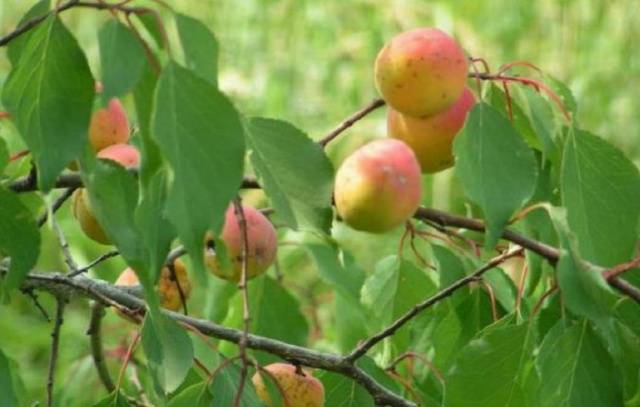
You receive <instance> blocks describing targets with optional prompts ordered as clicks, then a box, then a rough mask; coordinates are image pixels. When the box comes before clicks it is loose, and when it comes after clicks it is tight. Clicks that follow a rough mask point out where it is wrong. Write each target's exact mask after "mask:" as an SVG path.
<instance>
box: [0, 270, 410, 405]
mask: <svg viewBox="0 0 640 407" xmlns="http://www.w3.org/2000/svg"><path fill="white" fill-rule="evenodd" d="M4 273H6V269H0V275H2V274H4ZM21 288H22V289H32V290H43V291H48V292H51V293H53V294H55V295H62V296H79V297H84V298H90V299H93V300H96V301H98V302H100V303H101V304H103V305H105V306H110V305H114V306H119V307H123V308H126V309H128V310H132V311H130V312H135V311H136V310H140V309H144V307H145V304H144V302H143V301H142V300H141V299H140V298H138V297H136V296H135V294H134V293H138V294H139V291H140V290H139V289H137V287H131V288H125V287H116V286H113V285H111V284H109V283H107V282H105V281H101V280H96V279H92V278H89V277H87V276H85V275H78V276H76V277H75V278H69V277H68V276H66V275H64V274H60V273H55V272H54V273H31V274H29V275H28V276H27V278H26V280H25V281H24V282H23V284H22V287H21ZM162 312H163V313H164V314H165V315H168V316H170V317H171V318H173V319H175V320H176V321H179V322H182V323H185V324H187V325H190V326H192V327H193V328H195V329H197V330H198V331H200V332H201V333H202V334H204V335H207V336H210V337H213V338H217V339H221V340H224V341H228V342H232V343H235V344H239V343H240V341H241V340H242V337H243V335H244V334H243V332H242V331H240V330H237V329H232V328H227V327H224V326H221V325H217V324H214V323H211V322H209V321H206V320H202V319H198V318H193V317H189V316H185V315H183V314H180V313H176V312H171V311H167V310H162ZM246 346H247V348H249V349H254V350H260V351H264V352H268V353H271V354H273V355H276V356H279V357H281V358H282V359H284V360H287V361H289V362H294V363H297V364H299V365H303V366H308V367H311V368H317V369H323V370H329V371H332V372H336V373H340V374H342V375H345V376H347V377H350V378H352V379H353V380H355V381H356V382H357V383H359V384H360V385H362V386H363V387H364V388H365V389H367V391H368V392H369V393H370V394H371V396H372V397H373V398H374V400H375V401H376V403H378V404H379V405H389V406H400V407H410V406H414V404H413V403H411V402H409V401H408V400H405V399H404V398H402V397H400V396H398V395H396V394H395V393H393V392H391V391H390V390H388V389H386V388H385V387H383V386H382V385H380V384H379V383H378V382H377V381H376V380H375V379H374V378H372V377H371V376H370V375H369V374H367V373H366V372H365V371H364V370H362V369H361V368H359V367H357V366H355V365H352V364H350V363H348V362H346V361H345V360H344V358H343V356H342V355H338V354H334V353H326V352H318V351H314V350H311V349H307V348H304V347H301V346H296V345H291V344H288V343H285V342H282V341H278V340H275V339H270V338H266V337H262V336H257V335H252V334H248V335H247V336H246Z"/></svg>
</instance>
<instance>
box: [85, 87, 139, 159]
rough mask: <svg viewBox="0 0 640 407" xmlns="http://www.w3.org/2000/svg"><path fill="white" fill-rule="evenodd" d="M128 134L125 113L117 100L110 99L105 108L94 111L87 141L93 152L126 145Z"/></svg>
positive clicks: (127, 121) (127, 122)
mask: <svg viewBox="0 0 640 407" xmlns="http://www.w3.org/2000/svg"><path fill="white" fill-rule="evenodd" d="M129 132H130V129H129V120H128V119H127V112H125V110H124V107H122V103H120V101H119V100H118V99H115V98H114V99H111V100H110V101H109V103H108V105H107V107H106V108H103V109H98V110H96V111H95V112H94V113H93V116H91V123H90V124H89V141H90V142H91V145H92V146H93V150H94V151H100V150H102V149H104V148H106V147H109V146H110V145H113V144H123V143H126V142H127V141H129Z"/></svg>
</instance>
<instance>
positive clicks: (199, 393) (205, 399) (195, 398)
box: [169, 382, 233, 407]
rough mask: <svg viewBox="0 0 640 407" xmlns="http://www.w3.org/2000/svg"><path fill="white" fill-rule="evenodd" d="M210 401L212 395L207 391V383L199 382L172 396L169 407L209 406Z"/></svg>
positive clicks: (211, 400)
mask: <svg viewBox="0 0 640 407" xmlns="http://www.w3.org/2000/svg"><path fill="white" fill-rule="evenodd" d="M212 403H213V397H212V396H211V393H209V391H208V383H206V382H200V383H197V384H194V385H192V386H189V387H187V388H186V389H184V390H183V391H182V392H180V394H177V395H176V396H174V397H173V398H172V399H171V401H170V402H169V407H209V406H211V405H212ZM232 403H233V402H232Z"/></svg>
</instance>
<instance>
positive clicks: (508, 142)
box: [454, 103, 538, 249]
mask: <svg viewBox="0 0 640 407" xmlns="http://www.w3.org/2000/svg"><path fill="white" fill-rule="evenodd" d="M454 151H455V155H456V171H457V174H458V176H459V177H460V180H461V181H462V184H463V186H464V189H465V191H466V193H467V195H468V196H469V198H471V200H473V201H474V202H476V203H477V204H478V205H480V207H481V208H482V210H483V211H484V215H485V218H486V221H487V241H486V244H485V246H486V248H487V249H490V248H492V247H493V246H495V244H496V243H497V241H498V239H499V238H500V236H501V234H502V230H503V229H504V227H505V226H506V225H507V222H508V221H509V219H510V218H511V216H512V215H513V214H514V213H515V212H516V210H518V209H519V208H520V207H521V206H522V205H524V204H525V203H526V202H527V201H528V200H529V198H531V196H533V192H534V191H535V186H536V178H537V176H538V169H537V164H536V160H535V157H534V155H533V152H532V151H531V150H530V149H529V147H528V146H527V144H526V143H525V142H524V140H523V139H522V137H520V135H519V134H518V132H517V131H516V130H515V129H514V128H513V126H512V125H511V123H510V122H509V120H507V119H506V118H505V117H504V116H502V115H501V114H500V113H499V112H497V111H496V110H495V109H494V108H492V107H491V106H489V105H487V104H485V103H478V104H477V105H476V106H475V107H474V108H473V110H472V111H471V112H470V113H469V117H468V119H467V123H466V126H465V128H464V131H463V132H462V134H460V135H459V136H458V137H456V139H455V141H454Z"/></svg>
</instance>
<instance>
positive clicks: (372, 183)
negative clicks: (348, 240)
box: [334, 139, 422, 233]
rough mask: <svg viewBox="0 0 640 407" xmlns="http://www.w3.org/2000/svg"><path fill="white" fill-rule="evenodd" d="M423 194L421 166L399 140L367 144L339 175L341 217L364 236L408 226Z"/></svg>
mask: <svg viewBox="0 0 640 407" xmlns="http://www.w3.org/2000/svg"><path fill="white" fill-rule="evenodd" d="M421 193H422V186H421V182H420V164H418V160H417V159H416V156H415V154H414V153H413V151H412V150H411V148H409V147H408V146H407V145H406V144H405V143H404V142H402V141H400V140H395V139H381V140H375V141H372V142H370V143H368V144H365V145H364V146H362V147H360V148H359V149H357V150H356V151H355V152H354V153H352V154H351V155H350V156H349V157H347V159H346V160H344V162H343V163H342V165H341V166H340V168H339V169H338V171H337V173H336V180H335V186H334V196H335V202H336V209H337V210H338V215H340V217H341V218H342V219H343V220H344V222H345V223H347V224H348V225H349V226H351V227H352V228H354V229H357V230H361V231H365V232H378V233H379V232H386V231H389V230H391V229H393V228H395V227H397V226H400V225H401V224H403V223H404V222H406V221H407V220H408V219H409V218H410V217H411V216H412V215H413V214H414V213H415V211H416V209H417V208H418V205H419V204H420V196H421Z"/></svg>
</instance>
